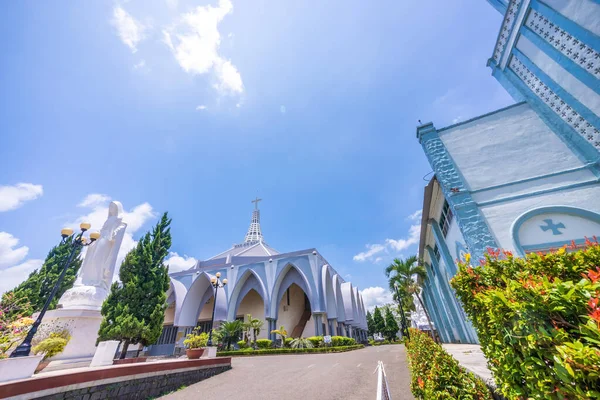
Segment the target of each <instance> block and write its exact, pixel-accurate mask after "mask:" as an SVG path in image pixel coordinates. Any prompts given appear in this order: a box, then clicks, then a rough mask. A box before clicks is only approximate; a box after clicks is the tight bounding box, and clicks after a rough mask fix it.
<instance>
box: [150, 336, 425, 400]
mask: <svg viewBox="0 0 600 400" xmlns="http://www.w3.org/2000/svg"><path fill="white" fill-rule="evenodd" d="M378 360H381V361H383V363H384V365H385V369H386V373H387V377H388V383H389V388H390V392H391V395H392V399H393V400H404V399H407V400H408V399H414V397H413V396H412V394H411V392H410V372H409V370H408V366H407V360H406V351H405V349H404V346H403V345H387V346H376V347H375V346H374V347H367V348H364V349H361V350H354V351H350V352H346V353H331V354H291V355H272V356H255V357H233V359H232V366H233V369H232V370H230V371H227V372H224V373H222V374H219V375H217V376H214V377H212V378H210V379H207V380H205V381H202V382H198V383H196V384H194V385H191V386H189V387H187V388H185V389H182V390H179V391H177V392H174V393H172V394H169V395H167V396H164V397H162V399H170V400H175V399H199V398H202V399H213V398H214V399H219V400H239V399H244V400H255V399H256V400H271V399H273V400H281V399H285V400H320V399H323V400H325V399H326V400H335V399H340V400H342V399H357V400H359V399H360V400H365V399H375V397H376V391H377V374H373V372H374V370H375V367H376V366H377V361H378Z"/></svg>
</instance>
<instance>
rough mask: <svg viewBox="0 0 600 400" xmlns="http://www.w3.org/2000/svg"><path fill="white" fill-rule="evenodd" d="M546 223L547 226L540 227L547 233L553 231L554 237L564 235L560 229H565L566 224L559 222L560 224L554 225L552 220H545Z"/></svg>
mask: <svg viewBox="0 0 600 400" xmlns="http://www.w3.org/2000/svg"><path fill="white" fill-rule="evenodd" d="M544 222H545V223H546V225H540V228H541V229H542V230H543V231H544V232H546V231H547V230H548V229H552V234H553V235H562V232H561V231H560V230H559V229H565V224H563V223H562V222H559V223H558V224H554V222H552V219H545V220H544Z"/></svg>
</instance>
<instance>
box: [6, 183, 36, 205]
mask: <svg viewBox="0 0 600 400" xmlns="http://www.w3.org/2000/svg"><path fill="white" fill-rule="evenodd" d="M43 193H44V189H43V188H42V185H34V184H32V183H17V184H16V185H14V186H0V212H2V211H10V210H14V209H16V208H19V207H21V206H22V205H23V203H25V202H26V201H30V200H35V199H37V198H38V197H40V196H41V195H42V194H43Z"/></svg>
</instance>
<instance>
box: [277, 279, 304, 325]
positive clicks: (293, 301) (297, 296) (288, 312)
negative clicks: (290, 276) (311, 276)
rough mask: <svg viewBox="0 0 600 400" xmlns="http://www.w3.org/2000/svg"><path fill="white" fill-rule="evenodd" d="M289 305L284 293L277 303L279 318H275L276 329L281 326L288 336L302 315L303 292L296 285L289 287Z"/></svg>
mask: <svg viewBox="0 0 600 400" xmlns="http://www.w3.org/2000/svg"><path fill="white" fill-rule="evenodd" d="M289 290H290V305H289V306H288V304H287V296H286V294H285V293H284V295H283V297H282V298H281V300H280V301H279V318H277V323H276V326H277V329H279V327H280V326H281V325H283V326H284V327H285V329H286V330H287V332H288V335H291V334H292V331H293V330H294V328H295V327H296V325H297V324H298V321H299V320H300V317H302V313H304V292H303V291H302V289H300V287H298V286H297V285H292V286H290V289H289Z"/></svg>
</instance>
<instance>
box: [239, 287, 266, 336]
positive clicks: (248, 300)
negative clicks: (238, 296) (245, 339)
mask: <svg viewBox="0 0 600 400" xmlns="http://www.w3.org/2000/svg"><path fill="white" fill-rule="evenodd" d="M236 314H237V315H236V317H243V318H244V322H248V314H250V315H252V318H256V319H260V320H262V321H264V320H265V306H264V302H263V299H262V297H260V295H259V294H258V293H257V292H256V291H254V290H251V291H249V292H248V294H247V295H246V296H244V298H243V299H242V302H241V303H240V306H239V308H238V311H237V313H236ZM250 335H251V337H252V338H254V334H253V333H252V332H250ZM258 338H259V339H268V338H269V331H268V325H267V324H266V323H265V324H264V325H263V327H262V329H261V331H260V333H259V335H258Z"/></svg>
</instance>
